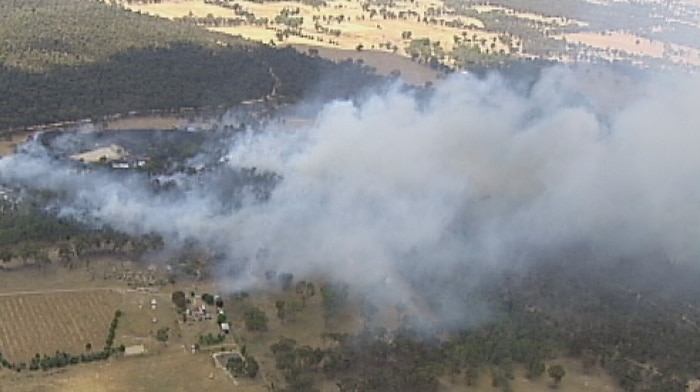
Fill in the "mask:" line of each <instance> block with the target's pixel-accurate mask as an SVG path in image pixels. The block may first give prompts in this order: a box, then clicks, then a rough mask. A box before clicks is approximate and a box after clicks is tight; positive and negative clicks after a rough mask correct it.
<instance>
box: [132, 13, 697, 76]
mask: <svg viewBox="0 0 700 392" xmlns="http://www.w3.org/2000/svg"><path fill="white" fill-rule="evenodd" d="M686 2H687V3H690V4H694V5H698V4H700V2H698V0H686ZM364 3H365V2H364V1H362V0H331V1H327V6H325V7H312V6H309V5H304V4H301V3H298V2H289V1H280V2H265V3H254V2H251V1H247V0H241V1H237V2H236V4H238V5H239V6H240V7H241V9H242V10H244V11H247V12H250V13H252V14H254V15H255V17H256V18H267V19H268V20H269V21H270V23H268V24H267V25H266V26H264V25H260V26H256V25H252V24H243V25H240V26H235V27H234V26H219V27H213V26H211V27H209V29H210V30H213V31H218V32H222V33H226V34H230V35H240V36H242V37H244V38H248V39H251V40H256V41H260V42H264V43H269V42H275V43H276V44H277V45H312V46H316V47H321V48H334V49H346V50H354V49H356V48H357V47H358V46H359V45H362V47H363V49H364V50H372V51H379V52H388V53H394V52H395V54H398V55H401V56H408V54H407V53H406V51H405V48H406V46H407V45H408V43H409V42H410V40H409V39H405V36H404V33H405V32H411V38H414V39H415V38H430V40H431V41H432V42H436V41H438V42H440V46H441V47H442V48H443V49H444V51H445V53H449V52H450V51H451V50H452V48H453V47H454V44H455V40H456V39H455V37H461V38H464V39H470V40H471V41H472V42H481V43H482V45H481V48H482V51H484V50H486V51H489V52H501V51H503V52H506V53H520V47H519V46H518V45H519V44H517V42H518V37H515V40H514V41H513V42H516V44H515V45H513V46H507V45H505V44H504V43H503V42H501V41H500V40H499V39H498V36H499V34H497V33H494V32H489V31H485V30H484V24H483V22H482V21H481V20H479V19H478V18H473V17H466V16H459V15H453V14H451V13H450V12H449V10H446V9H445V8H444V5H443V3H442V2H440V1H436V0H415V1H407V0H398V1H395V2H394V3H393V6H391V7H387V8H386V10H387V11H388V12H394V13H396V14H399V13H403V14H404V15H410V16H408V17H404V18H386V19H385V18H383V17H382V16H380V15H378V14H377V15H370V12H368V10H367V8H365V7H363V4H364ZM126 6H127V7H128V8H130V9H131V10H134V11H139V12H143V13H147V14H151V15H158V16H161V17H165V18H170V19H173V18H179V17H184V16H187V15H191V16H195V17H199V18H206V17H208V16H211V17H214V18H217V17H223V18H234V17H236V14H235V13H234V11H233V10H231V9H227V8H224V7H219V6H216V5H213V4H205V3H204V0H164V1H163V2H160V3H157V4H142V3H137V2H133V3H132V4H130V5H126ZM439 8H442V9H443V10H446V11H447V12H445V13H440V14H439V16H436V18H437V21H436V22H439V23H425V22H424V21H422V20H421V19H422V17H423V16H424V15H434V14H432V13H431V12H432V11H434V10H436V9H439ZM284 9H288V10H296V9H298V10H299V12H298V14H294V16H295V17H297V16H299V17H303V24H302V25H301V27H300V30H299V31H300V32H301V34H300V35H289V36H288V37H286V38H284V39H283V41H282V42H280V40H279V38H278V37H277V33H278V32H280V31H283V30H284V29H285V28H286V27H285V26H284V25H282V24H276V23H274V19H275V17H276V16H278V15H280V13H281V12H282V11H283V10H284ZM380 9H381V7H380V6H374V10H373V11H377V10H380ZM473 9H474V11H476V12H477V13H484V12H491V11H498V12H503V13H505V14H507V15H510V16H514V17H517V18H520V19H524V20H528V21H534V22H537V23H544V24H547V25H550V26H556V25H559V26H561V25H571V24H573V25H579V26H585V25H586V23H585V22H582V21H578V20H569V19H566V18H559V17H545V16H542V15H537V14H533V13H527V12H518V11H515V10H512V9H508V8H503V7H498V6H491V5H483V6H475V7H473ZM339 18H342V20H340V19H339ZM457 20H459V22H460V24H459V25H460V27H455V26H453V25H452V22H454V21H457ZM317 24H318V26H321V27H322V28H326V29H331V30H338V31H340V36H337V37H334V36H332V35H329V34H327V33H324V32H319V30H318V29H317ZM557 38H559V39H561V38H566V40H567V41H568V42H572V43H579V44H585V45H589V46H591V47H593V48H597V49H599V50H602V51H603V53H602V54H599V55H602V56H603V57H605V58H609V59H618V58H621V56H622V55H627V56H629V55H633V56H642V57H644V56H648V57H653V58H664V59H667V60H670V61H673V62H679V63H687V64H693V65H700V51H698V50H697V49H693V48H690V47H684V46H680V45H669V44H664V43H663V42H658V41H653V42H652V41H649V40H647V39H643V38H640V37H637V36H635V35H632V34H628V33H625V32H621V31H618V32H608V33H606V34H599V33H574V34H566V35H565V36H559V37H557ZM606 50H607V52H608V53H606V52H605V51H606Z"/></svg>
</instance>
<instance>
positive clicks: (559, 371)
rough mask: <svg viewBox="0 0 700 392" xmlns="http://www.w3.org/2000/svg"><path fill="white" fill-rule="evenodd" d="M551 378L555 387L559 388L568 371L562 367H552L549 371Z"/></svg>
mask: <svg viewBox="0 0 700 392" xmlns="http://www.w3.org/2000/svg"><path fill="white" fill-rule="evenodd" d="M547 373H548V374H549V377H551V378H552V380H553V381H554V386H558V385H559V383H560V382H561V380H562V379H563V378H564V376H565V375H566V370H564V368H563V367H562V366H561V365H552V366H550V367H549V370H548V371H547Z"/></svg>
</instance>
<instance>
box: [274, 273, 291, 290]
mask: <svg viewBox="0 0 700 392" xmlns="http://www.w3.org/2000/svg"><path fill="white" fill-rule="evenodd" d="M277 279H278V280H279V282H280V284H281V285H282V290H289V288H290V287H292V280H294V275H292V274H290V273H283V274H279V276H278V278H277Z"/></svg>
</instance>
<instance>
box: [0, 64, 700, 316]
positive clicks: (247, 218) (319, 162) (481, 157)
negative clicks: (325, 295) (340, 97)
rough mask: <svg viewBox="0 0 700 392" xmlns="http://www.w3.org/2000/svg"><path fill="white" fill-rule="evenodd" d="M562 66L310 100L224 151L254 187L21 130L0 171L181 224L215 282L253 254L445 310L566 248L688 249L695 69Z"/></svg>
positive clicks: (693, 189) (698, 169)
mask: <svg viewBox="0 0 700 392" xmlns="http://www.w3.org/2000/svg"><path fill="white" fill-rule="evenodd" d="M580 78H581V75H580V74H579V73H578V71H574V70H571V69H567V68H562V67H555V68H550V69H547V70H545V71H544V72H543V74H542V76H541V78H540V79H539V80H538V81H537V82H536V83H535V84H534V85H533V86H531V88H528V89H527V91H526V92H523V90H522V89H516V88H513V87H511V86H510V85H509V83H507V82H505V81H504V80H502V79H500V78H498V77H495V76H494V77H490V78H487V79H483V80H479V79H475V78H471V77H469V76H465V75H459V76H454V77H452V78H451V79H449V80H447V81H445V82H443V83H440V84H439V85H438V86H437V87H436V89H435V91H434V93H433V94H432V95H431V96H430V97H429V98H427V99H418V98H416V97H415V96H413V95H411V94H410V93H406V92H405V91H403V90H402V89H400V88H392V89H389V91H388V92H383V93H377V94H374V95H370V96H368V97H367V98H366V99H364V100H363V101H362V102H361V103H351V102H346V101H336V102H331V103H328V104H326V105H324V106H323V107H322V108H321V109H320V110H319V112H318V114H317V116H316V117H315V119H314V121H313V123H312V124H309V125H308V126H305V127H303V128H301V129H294V130H285V129H279V126H275V127H270V128H269V129H266V130H264V131H255V132H253V131H251V132H247V133H241V134H238V135H237V136H236V137H234V138H233V139H232V140H227V141H225V143H227V146H228V152H227V153H226V154H225V155H226V157H227V158H228V159H227V163H226V165H228V166H231V167H233V168H255V170H256V171H257V172H261V173H262V172H271V173H275V174H276V177H275V178H276V180H275V184H274V188H273V189H272V190H271V191H270V193H269V195H267V196H266V197H265V198H264V200H261V198H260V197H255V195H254V193H255V192H254V191H253V188H254V187H251V186H249V185H246V184H245V181H243V180H242V179H241V178H240V177H236V178H237V179H235V181H237V182H240V183H239V184H238V185H237V186H236V187H233V186H232V184H231V183H230V181H234V180H230V178H231V177H227V176H226V175H224V174H222V173H226V170H231V169H230V168H229V169H226V168H219V169H216V170H213V171H211V172H209V173H205V174H202V175H200V176H199V177H197V179H196V180H195V179H191V178H187V176H185V175H183V174H176V175H173V176H172V177H171V178H169V179H170V180H173V181H175V183H177V184H178V185H179V191H178V192H176V193H167V192H165V193H157V192H154V191H153V189H152V187H151V186H150V184H149V181H148V180H147V179H145V178H144V177H143V176H139V175H138V174H136V173H131V174H123V173H120V174H119V175H117V174H116V173H114V172H108V171H105V170H92V171H87V172H80V171H77V170H75V168H74V167H73V166H72V165H69V164H67V163H64V162H60V161H57V160H56V159H55V158H51V157H50V154H48V153H47V152H46V151H44V150H43V147H41V146H40V145H39V144H38V143H33V144H31V145H29V146H25V148H24V149H23V150H22V151H21V152H19V153H18V154H15V155H13V156H10V157H6V158H3V159H2V160H0V180H1V181H2V182H3V183H7V184H12V185H20V186H24V187H30V188H36V189H48V190H51V191H54V192H56V193H57V194H59V195H61V197H60V200H61V201H62V204H61V205H60V208H59V211H60V212H59V213H60V214H62V215H68V216H73V217H76V218H78V219H80V220H83V221H87V222H91V223H93V224H97V225H100V224H108V225H110V226H112V227H114V228H117V229H120V230H124V231H126V232H129V233H134V234H141V233H149V232H156V233H159V234H161V235H162V236H164V237H165V238H166V239H167V240H169V241H170V242H171V243H177V242H178V241H184V240H186V239H196V240H198V241H200V242H201V243H202V244H205V245H206V246H209V247H212V249H215V250H217V251H219V252H221V253H223V254H225V255H226V260H225V261H224V262H223V263H224V264H223V265H222V269H221V271H228V270H232V269H233V270H236V271H238V275H237V276H225V277H223V278H222V279H223V280H224V281H225V283H227V284H228V285H229V286H230V287H231V288H236V287H240V285H250V284H255V281H256V279H260V280H264V278H263V277H262V275H263V271H265V270H266V269H279V270H285V271H290V272H293V273H294V274H295V276H297V277H303V276H307V275H312V274H323V275H327V276H329V277H331V278H337V279H339V280H343V281H346V282H348V283H350V284H351V285H354V286H355V287H363V288H368V287H380V288H381V289H380V290H377V292H381V295H383V296H387V297H389V298H392V299H394V300H396V299H401V298H408V297H409V296H410V291H411V290H412V289H413V288H415V287H417V286H416V285H419V286H420V287H423V288H424V289H426V290H429V293H430V294H431V296H432V297H434V298H438V299H437V301H438V302H439V303H440V304H441V305H442V306H441V307H440V309H438V312H439V313H440V314H438V316H439V317H442V318H444V319H445V320H452V319H454V318H455V317H462V316H463V315H464V312H461V311H459V310H456V309H453V308H452V307H451V304H452V302H453V301H457V300H458V297H459V295H458V294H456V291H455V288H456V287H459V289H460V290H457V292H460V293H468V292H469V290H470V289H471V288H476V287H478V285H479V283H480V281H482V279H485V277H486V276H487V275H488V274H489V273H492V272H500V271H504V270H509V269H516V268H517V269H521V268H527V266H528V265H530V263H533V262H535V261H537V260H539V259H541V258H545V257H546V258H552V257H554V258H561V259H562V260H564V259H566V258H567V257H569V255H570V253H571V252H573V251H572V249H585V252H586V255H587V257H589V258H592V259H596V260H598V261H605V260H619V259H621V258H631V259H634V258H645V259H648V258H649V257H650V255H653V257H659V258H663V259H664V260H666V259H668V260H671V261H673V262H678V263H697V260H698V256H700V243H699V242H698V241H697V238H700V154H697V151H696V150H697V146H700V128H699V127H698V124H700V111H699V110H697V102H698V101H699V100H700V93H699V92H700V77H698V76H690V75H666V76H655V77H653V78H647V79H645V80H644V81H643V82H640V84H638V85H636V86H635V88H634V89H633V90H634V91H633V92H634V93H633V94H628V93H626V92H625V93H624V94H623V93H620V95H621V97H616V96H615V94H612V90H611V87H612V86H609V85H606V86H602V87H601V88H600V89H597V88H595V87H593V88H591V86H590V85H589V84H588V82H580V81H579V80H580ZM615 92H618V91H617V90H616V91H615ZM232 199H235V202H232ZM261 250H264V251H261ZM263 255H264V257H263ZM232 266H235V268H230V267H232ZM375 285H378V286H375ZM409 287H411V289H409ZM377 295H380V294H377ZM459 301H462V300H461V299H459ZM443 313H444V314H443ZM456 313H458V314H459V315H457V316H455V315H454V314H456Z"/></svg>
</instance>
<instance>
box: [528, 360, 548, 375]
mask: <svg viewBox="0 0 700 392" xmlns="http://www.w3.org/2000/svg"><path fill="white" fill-rule="evenodd" d="M544 370H545V366H544V363H543V362H542V361H541V360H540V359H539V358H533V359H532V360H531V361H530V363H529V364H528V368H527V374H526V376H527V378H536V377H539V376H541V375H542V374H544Z"/></svg>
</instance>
